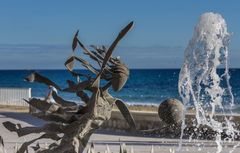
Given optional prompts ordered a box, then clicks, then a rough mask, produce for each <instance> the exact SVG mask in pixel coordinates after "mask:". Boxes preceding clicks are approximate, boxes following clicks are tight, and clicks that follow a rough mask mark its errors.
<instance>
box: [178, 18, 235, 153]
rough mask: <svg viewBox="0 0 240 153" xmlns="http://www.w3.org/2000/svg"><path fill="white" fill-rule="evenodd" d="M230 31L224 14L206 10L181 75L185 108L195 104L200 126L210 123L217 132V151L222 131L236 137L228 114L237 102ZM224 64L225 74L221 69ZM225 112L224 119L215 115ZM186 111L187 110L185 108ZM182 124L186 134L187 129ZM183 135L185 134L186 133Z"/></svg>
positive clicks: (186, 51) (220, 142)
mask: <svg viewBox="0 0 240 153" xmlns="http://www.w3.org/2000/svg"><path fill="white" fill-rule="evenodd" d="M229 37H230V35H229V33H228V32H227V25H226V22H225V20H224V19H223V18H222V16H221V15H219V14H215V13H204V14H203V15H201V17H200V19H199V22H198V24H197V25H196V27H195V30H194V35H193V38H192V39H191V40H190V42H189V45H188V47H187V48H186V50H185V58H184V63H183V66H182V69H181V72H180V75H179V83H178V88H179V89H178V90H179V94H180V96H181V98H182V100H183V103H184V105H185V108H186V107H187V106H188V105H190V104H193V105H194V107H195V111H196V128H199V126H201V125H205V126H209V127H210V128H211V129H212V130H214V131H215V132H216V136H215V141H216V143H217V146H218V148H217V152H218V153H219V152H221V151H222V146H221V144H222V142H223V140H222V138H221V133H222V132H225V133H226V134H227V137H228V138H229V139H231V140H233V139H234V135H235V132H236V130H235V129H234V123H232V122H231V121H230V119H228V117H227V116H226V115H225V110H224V109H226V107H225V105H229V108H231V107H232V106H233V105H234V97H233V94H232V91H231V86H230V83H229V79H230V76H229V72H228V69H229V68H228V44H229ZM218 68H224V69H225V71H224V73H223V74H219V73H218V72H217V69H218ZM217 109H218V110H221V111H220V112H221V113H222V115H223V116H224V121H221V122H219V121H217V120H215V119H214V116H215V115H216V110H217ZM185 112H186V111H185ZM185 127H186V125H185V119H184V121H183V124H182V136H183V130H184V129H185ZM182 136H181V137H182Z"/></svg>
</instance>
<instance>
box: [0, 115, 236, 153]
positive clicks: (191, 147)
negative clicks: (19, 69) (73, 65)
mask: <svg viewBox="0 0 240 153" xmlns="http://www.w3.org/2000/svg"><path fill="white" fill-rule="evenodd" d="M4 121H12V122H14V123H20V124H22V126H23V127H24V126H41V125H43V124H44V121H42V120H40V119H37V118H35V117H32V116H31V115H29V114H27V113H19V112H0V135H1V136H2V137H3V139H4V141H5V147H6V149H7V153H11V152H13V148H14V146H15V145H16V144H17V145H20V144H21V143H22V142H24V141H26V140H30V139H32V138H34V137H37V136H39V135H40V134H31V135H28V136H26V137H25V138H18V137H17V135H16V133H12V132H9V131H8V130H6V129H5V128H4V127H3V126H2V122H4ZM119 140H120V142H119ZM39 142H40V145H42V146H44V145H45V144H46V143H51V141H49V140H41V141H39ZM91 142H93V143H94V144H95V151H96V152H99V151H100V152H104V150H105V149H106V145H108V146H109V148H110V149H111V151H112V152H114V153H118V152H119V143H121V142H124V143H126V145H127V149H128V150H130V148H131V146H132V147H133V148H134V150H135V152H136V153H150V149H151V147H152V146H153V148H154V151H155V153H171V152H179V153H185V152H189V153H192V152H199V153H208V152H209V153H213V152H216V147H217V146H216V144H215V142H214V141H210V140H202V141H198V142H194V141H193V142H188V140H183V147H182V150H181V151H177V149H178V146H179V142H180V140H179V139H176V138H175V139H169V138H168V139H166V138H160V137H157V136H153V137H149V136H143V135H133V134H131V133H124V132H122V133H121V132H111V131H104V130H99V131H97V132H96V133H95V134H93V135H92V136H91V138H90V141H89V144H90V143H91ZM237 143H238V142H235V143H229V144H224V148H223V150H224V151H223V152H224V153H225V152H229V151H230V150H231V149H232V148H233V145H236V144H237ZM85 152H86V150H85ZM238 152H240V148H239V147H237V148H236V149H235V151H233V152H232V153H238Z"/></svg>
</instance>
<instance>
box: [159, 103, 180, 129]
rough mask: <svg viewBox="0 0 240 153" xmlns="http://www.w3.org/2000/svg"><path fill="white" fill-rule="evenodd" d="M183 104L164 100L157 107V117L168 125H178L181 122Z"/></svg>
mask: <svg viewBox="0 0 240 153" xmlns="http://www.w3.org/2000/svg"><path fill="white" fill-rule="evenodd" d="M183 109H184V106H183V104H182V103H181V102H180V101H179V100H177V99H166V100H164V101H163V102H162V103H161V104H160V105H159V107H158V115H159V117H160V119H162V120H163V121H164V122H165V123H167V124H169V125H179V124H181V123H182V120H183Z"/></svg>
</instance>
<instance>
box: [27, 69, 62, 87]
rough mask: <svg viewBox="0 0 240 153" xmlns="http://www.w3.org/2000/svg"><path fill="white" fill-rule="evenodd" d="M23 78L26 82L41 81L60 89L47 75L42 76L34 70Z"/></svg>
mask: <svg viewBox="0 0 240 153" xmlns="http://www.w3.org/2000/svg"><path fill="white" fill-rule="evenodd" d="M24 80H26V81H28V82H38V83H43V84H46V85H47V86H53V87H55V88H56V89H57V90H61V88H60V87H59V86H58V85H57V84H56V83H54V82H53V81H51V80H50V79H48V78H47V77H44V76H42V75H40V74H39V73H37V72H34V73H32V74H30V75H28V76H27V77H26V78H24Z"/></svg>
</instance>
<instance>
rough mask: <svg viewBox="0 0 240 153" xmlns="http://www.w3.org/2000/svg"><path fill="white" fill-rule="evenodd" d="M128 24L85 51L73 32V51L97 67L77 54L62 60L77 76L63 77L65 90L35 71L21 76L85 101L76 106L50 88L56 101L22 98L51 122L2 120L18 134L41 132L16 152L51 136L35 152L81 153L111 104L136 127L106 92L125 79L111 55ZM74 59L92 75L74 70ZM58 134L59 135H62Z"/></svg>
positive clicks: (126, 71) (119, 102)
mask: <svg viewBox="0 0 240 153" xmlns="http://www.w3.org/2000/svg"><path fill="white" fill-rule="evenodd" d="M132 26H133V22H130V23H129V24H128V25H127V26H126V27H125V28H124V29H122V31H121V32H120V33H119V35H118V36H117V38H116V39H115V41H114V42H113V43H112V45H111V46H110V47H109V48H108V49H107V48H106V47H105V46H102V47H101V48H99V47H96V46H92V48H93V49H94V51H90V50H88V49H87V48H86V47H85V46H84V45H83V44H82V43H81V42H80V40H79V39H78V32H77V33H76V34H75V36H74V39H73V43H72V49H73V52H74V51H75V50H76V48H77V46H78V45H79V46H80V47H81V48H82V49H83V52H84V54H86V55H88V56H89V57H90V58H91V59H92V60H94V61H96V62H97V64H98V65H99V66H100V70H99V69H97V68H95V67H93V66H92V65H91V64H90V63H89V62H87V61H86V60H84V59H82V58H81V57H77V56H74V55H73V56H71V57H70V58H68V59H67V61H66V62H65V66H66V68H67V70H68V71H69V72H70V73H71V74H72V75H73V76H74V77H76V78H77V82H74V81H71V80H67V83H68V87H67V88H65V89H61V88H60V87H59V86H58V85H57V84H56V83H54V82H53V81H51V80H50V79H48V78H46V77H44V76H42V75H40V74H38V73H36V72H34V73H32V74H31V75H29V76H28V77H26V78H25V80H26V81H29V82H38V83H44V84H46V85H48V86H53V87H55V88H56V89H58V90H59V91H63V92H72V93H75V94H76V95H77V96H78V97H80V98H81V100H82V101H83V102H84V103H85V104H84V105H78V104H76V103H74V102H71V101H66V100H64V99H62V98H61V97H60V96H58V94H57V93H56V92H54V91H53V92H52V97H53V99H54V100H55V101H56V103H49V102H48V101H46V100H41V99H37V98H32V99H30V100H25V101H26V102H27V103H28V104H29V105H30V106H32V107H35V108H36V109H38V110H40V112H39V113H36V114H35V116H37V117H39V118H41V119H44V120H47V121H52V122H50V123H47V124H45V125H43V126H42V127H21V125H19V124H14V123H11V122H9V121H7V122H4V123H3V125H4V126H5V127H6V128H7V129H8V130H10V131H14V132H16V133H17V134H18V136H19V137H21V136H25V135H27V134H31V133H40V132H44V134H43V135H42V136H40V137H39V138H36V139H34V140H31V141H29V142H25V143H23V145H22V146H21V147H20V148H19V150H18V153H24V152H25V151H27V150H28V146H29V145H30V144H32V143H33V142H35V141H37V140H39V139H43V138H47V139H52V140H54V141H55V142H54V143H52V144H50V145H49V146H48V148H47V149H46V148H44V149H43V148H40V147H39V146H38V147H34V148H35V149H34V150H35V152H36V153H82V152H83V150H84V148H85V147H86V145H87V142H88V140H89V138H90V136H91V135H92V133H93V132H94V131H95V130H96V129H98V128H100V127H101V125H102V124H103V123H104V122H105V121H107V120H109V119H110V117H111V111H112V108H113V104H116V106H117V107H118V108H119V110H120V112H121V113H122V115H123V116H124V118H125V119H126V120H127V122H128V124H129V126H130V128H132V129H135V128H136V126H135V121H134V119H133V117H132V115H131V114H130V112H129V110H128V108H127V106H126V105H125V104H124V102H123V101H122V100H120V99H117V98H113V97H112V96H111V95H110V94H109V93H108V89H109V87H110V86H112V88H113V90H114V91H119V90H121V89H122V87H123V86H124V84H125V83H126V81H127V79H128V76H129V69H128V68H127V66H126V65H125V64H123V63H122V62H121V61H120V60H119V59H118V58H114V57H112V52H113V50H114V49H115V47H116V45H117V44H118V42H119V41H120V40H121V39H122V38H123V37H124V36H125V34H126V33H127V32H128V31H129V30H130V29H131V27H132ZM75 61H78V62H80V63H81V64H82V66H84V67H85V68H86V69H87V70H89V71H90V72H91V73H93V75H86V74H82V73H78V72H76V71H74V70H73V67H74V62H75ZM94 75H95V77H94ZM80 79H81V80H80ZM101 80H105V82H106V84H105V85H104V86H100V81H101ZM86 92H90V93H91V96H88V94H87V93H86ZM58 134H63V136H59V135H58Z"/></svg>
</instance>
